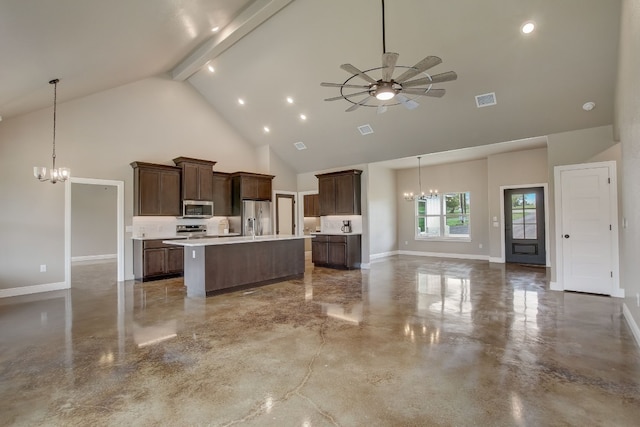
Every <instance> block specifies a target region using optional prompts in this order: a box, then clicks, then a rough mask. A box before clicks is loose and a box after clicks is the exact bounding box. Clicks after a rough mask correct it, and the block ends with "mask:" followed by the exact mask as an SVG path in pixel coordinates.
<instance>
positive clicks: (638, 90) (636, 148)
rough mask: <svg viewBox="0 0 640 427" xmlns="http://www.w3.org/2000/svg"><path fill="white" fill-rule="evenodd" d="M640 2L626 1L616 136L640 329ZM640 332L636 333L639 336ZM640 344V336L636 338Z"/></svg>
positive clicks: (625, 264) (624, 278)
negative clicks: (619, 151) (618, 143)
mask: <svg viewBox="0 0 640 427" xmlns="http://www.w3.org/2000/svg"><path fill="white" fill-rule="evenodd" d="M638 52H640V2H638V1H636V0H623V2H622V20H621V30H620V56H619V62H618V83H617V87H616V104H615V105H616V134H618V135H619V136H620V141H621V144H622V176H623V179H622V198H623V201H622V211H623V213H622V216H623V217H624V218H626V220H627V222H628V225H627V227H626V228H623V227H620V232H621V235H620V245H621V250H620V257H621V259H620V270H621V271H620V277H621V287H622V288H624V290H625V296H626V298H625V308H626V310H627V313H629V314H630V315H631V317H632V319H633V322H634V323H635V326H636V328H637V327H638V325H640V302H639V301H640V279H639V278H640V262H638V254H640V55H638ZM637 332H638V331H637V329H636V333H637ZM636 338H637V339H638V340H639V343H640V336H636Z"/></svg>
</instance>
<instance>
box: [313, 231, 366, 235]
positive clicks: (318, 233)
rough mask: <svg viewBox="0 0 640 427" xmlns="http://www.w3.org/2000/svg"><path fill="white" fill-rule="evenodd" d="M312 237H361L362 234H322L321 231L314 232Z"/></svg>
mask: <svg viewBox="0 0 640 427" xmlns="http://www.w3.org/2000/svg"><path fill="white" fill-rule="evenodd" d="M311 235H312V236H361V235H362V233H342V232H335V233H321V232H319V231H316V232H313V233H311Z"/></svg>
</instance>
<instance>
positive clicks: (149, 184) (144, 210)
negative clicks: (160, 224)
mask: <svg viewBox="0 0 640 427" xmlns="http://www.w3.org/2000/svg"><path fill="white" fill-rule="evenodd" d="M138 174H139V182H140V183H139V189H138V193H139V194H138V200H139V212H138V215H160V171H157V170H149V169H140V170H139V171H138Z"/></svg>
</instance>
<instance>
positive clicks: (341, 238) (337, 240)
mask: <svg viewBox="0 0 640 427" xmlns="http://www.w3.org/2000/svg"><path fill="white" fill-rule="evenodd" d="M328 237H329V242H331V243H347V236H328Z"/></svg>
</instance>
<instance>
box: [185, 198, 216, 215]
mask: <svg viewBox="0 0 640 427" xmlns="http://www.w3.org/2000/svg"><path fill="white" fill-rule="evenodd" d="M212 216H213V202H205V201H202V200H183V201H182V217H183V218H211V217H212Z"/></svg>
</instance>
